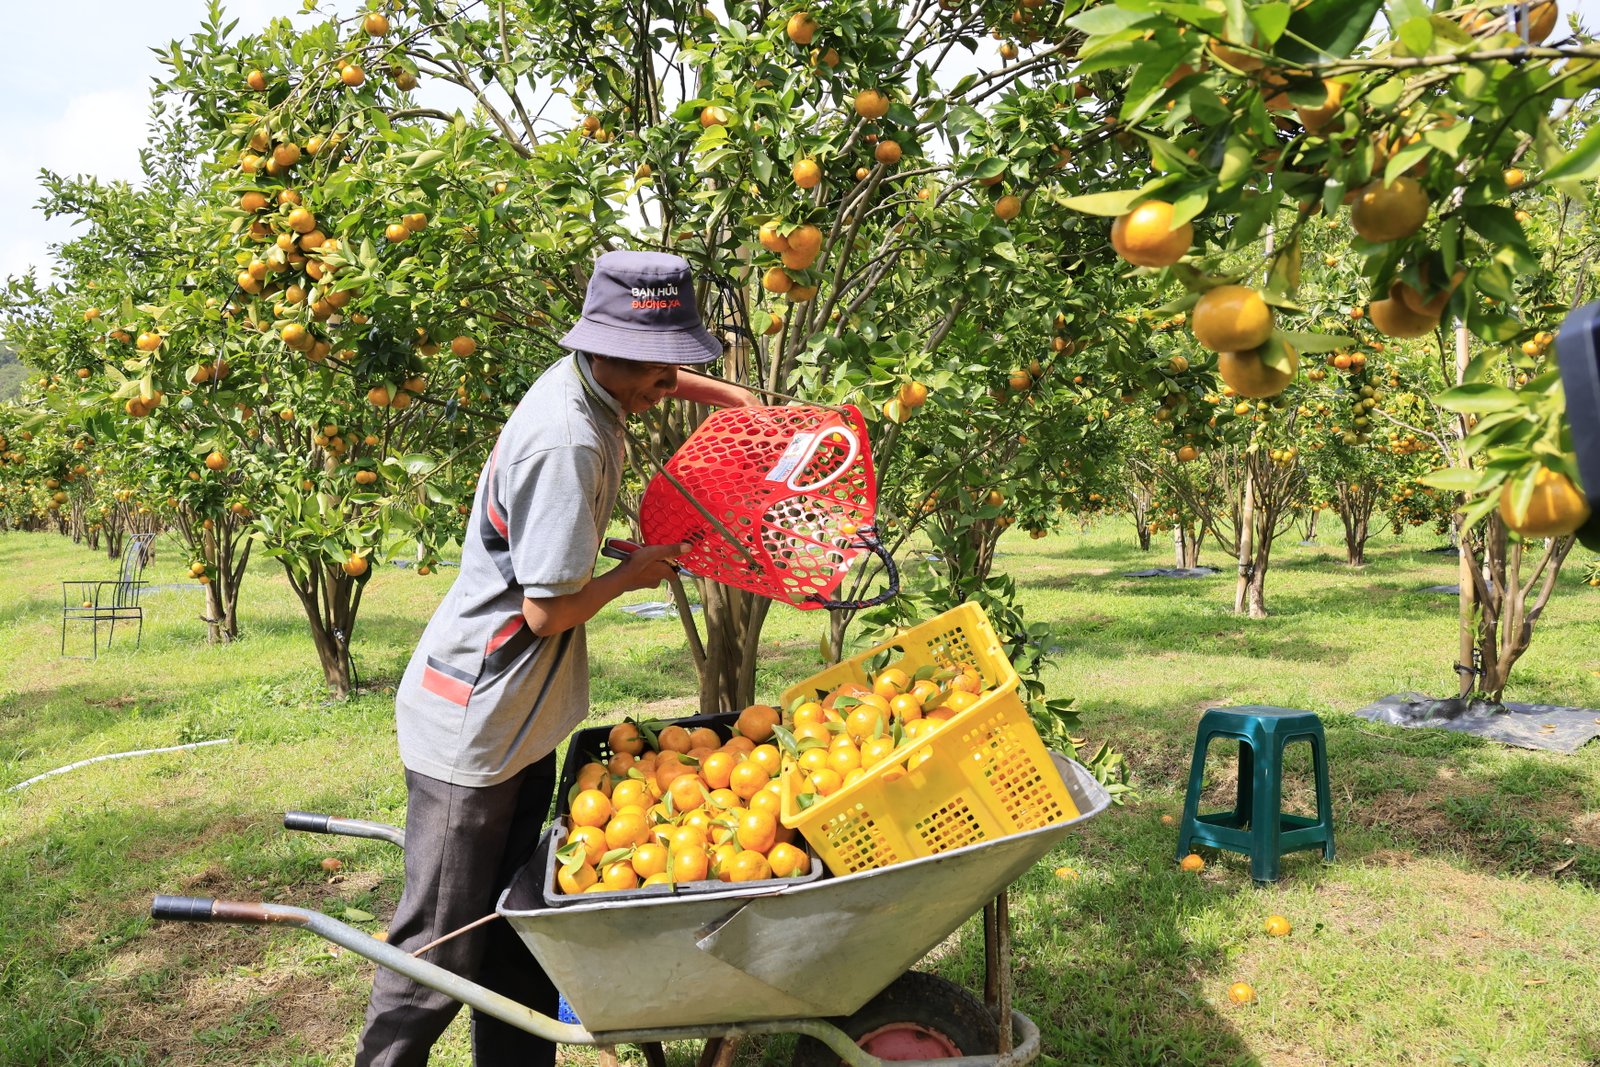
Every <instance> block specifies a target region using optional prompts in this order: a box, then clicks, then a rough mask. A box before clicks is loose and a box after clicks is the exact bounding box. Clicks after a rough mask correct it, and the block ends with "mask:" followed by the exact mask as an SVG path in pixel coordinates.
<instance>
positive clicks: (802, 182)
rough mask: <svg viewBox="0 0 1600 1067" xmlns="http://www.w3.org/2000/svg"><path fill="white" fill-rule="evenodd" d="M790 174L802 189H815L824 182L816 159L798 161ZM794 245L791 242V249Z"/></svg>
mask: <svg viewBox="0 0 1600 1067" xmlns="http://www.w3.org/2000/svg"><path fill="white" fill-rule="evenodd" d="M790 173H791V174H792V175H793V177H794V183H795V184H796V185H798V186H799V187H800V188H802V189H815V188H816V187H817V185H818V184H820V183H821V181H822V168H821V167H820V166H818V165H817V161H816V160H814V159H809V158H808V159H802V160H798V161H797V162H796V163H795V165H794V167H793V168H792V169H791V170H790ZM793 245H794V242H793V241H792V240H791V241H790V247H791V248H792V247H793Z"/></svg>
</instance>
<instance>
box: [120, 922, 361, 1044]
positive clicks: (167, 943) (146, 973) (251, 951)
mask: <svg viewBox="0 0 1600 1067" xmlns="http://www.w3.org/2000/svg"><path fill="white" fill-rule="evenodd" d="M274 946H275V942H274V940H273V939H271V938H268V937H264V936H262V931H259V930H230V929H226V928H220V927H191V928H185V927H183V926H180V925H170V926H163V927H161V928H160V931H159V936H157V935H156V934H154V933H152V934H151V935H150V936H147V937H145V938H141V939H140V941H139V942H138V943H136V944H135V945H132V946H130V947H129V948H128V949H127V950H126V951H124V952H121V953H118V954H117V955H116V956H114V957H113V958H112V959H111V960H109V961H108V962H107V971H108V980H107V981H106V983H105V984H104V985H103V986H102V990H103V993H102V1004H103V1006H104V1008H105V1015H104V1016H103V1023H102V1027H101V1031H100V1033H99V1035H97V1043H98V1044H100V1045H101V1046H102V1047H104V1048H108V1049H136V1048H137V1049H141V1050H143V1051H144V1052H145V1054H146V1057H147V1059H148V1060H149V1061H150V1062H155V1063H161V1064H166V1065H170V1067H201V1065H213V1064H217V1063H227V1062H253V1063H259V1062H262V1061H264V1060H268V1059H278V1058H287V1056H288V1054H291V1053H292V1052H294V1051H295V1050H303V1051H309V1050H326V1049H330V1048H337V1047H338V1046H339V1045H340V1044H342V1043H343V1042H344V1041H345V1040H346V1039H347V1037H348V1034H349V1024H350V1015H351V1013H352V1011H354V1010H355V1004H354V1003H343V1002H344V1001H351V1000H352V997H351V994H349V993H348V992H345V991H341V990H340V988H339V987H338V985H337V984H336V982H335V981H334V979H333V976H332V975H319V974H311V973H306V972H305V971H304V970H302V969H297V968H295V967H293V966H289V967H286V966H283V965H281V964H277V965H273V966H270V967H269V966H267V965H266V963H267V961H265V960H264V959H263V956H264V954H265V953H266V952H268V951H271V950H272V949H273V948H274ZM236 1056H243V1057H245V1059H243V1060H236V1059H235V1057H236Z"/></svg>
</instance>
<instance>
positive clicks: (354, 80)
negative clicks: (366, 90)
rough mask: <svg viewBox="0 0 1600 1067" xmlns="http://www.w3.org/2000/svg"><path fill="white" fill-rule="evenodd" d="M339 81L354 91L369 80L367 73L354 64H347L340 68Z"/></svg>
mask: <svg viewBox="0 0 1600 1067" xmlns="http://www.w3.org/2000/svg"><path fill="white" fill-rule="evenodd" d="M339 80H340V81H342V82H344V83H345V84H346V85H348V86H349V87H350V88H352V89H354V88H356V87H357V86H359V85H360V84H361V83H362V82H364V81H366V80H367V72H366V71H364V70H362V69H361V68H360V67H359V66H357V65H356V64H354V63H347V64H345V65H344V66H342V67H340V68H339Z"/></svg>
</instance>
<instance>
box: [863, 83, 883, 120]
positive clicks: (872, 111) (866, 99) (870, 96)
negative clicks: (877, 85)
mask: <svg viewBox="0 0 1600 1067" xmlns="http://www.w3.org/2000/svg"><path fill="white" fill-rule="evenodd" d="M855 109H856V114H857V115H860V116H861V117H862V118H864V119H868V120H876V119H881V118H883V116H885V115H887V114H888V113H889V98H888V96H886V95H885V94H883V93H881V92H879V91H878V90H876V89H863V90H861V91H860V92H858V93H856V98H855Z"/></svg>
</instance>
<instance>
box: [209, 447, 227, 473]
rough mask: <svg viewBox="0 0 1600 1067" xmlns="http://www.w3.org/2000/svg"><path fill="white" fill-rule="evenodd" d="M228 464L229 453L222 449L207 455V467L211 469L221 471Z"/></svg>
mask: <svg viewBox="0 0 1600 1067" xmlns="http://www.w3.org/2000/svg"><path fill="white" fill-rule="evenodd" d="M227 466H228V454H227V453H226V452H224V451H222V450H221V449H218V450H217V451H215V452H212V453H210V454H208V455H207V456H206V467H207V469H209V470H214V471H220V470H224V469H226V468H227Z"/></svg>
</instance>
